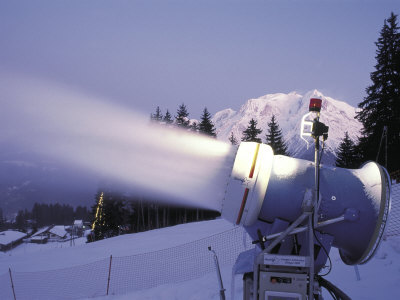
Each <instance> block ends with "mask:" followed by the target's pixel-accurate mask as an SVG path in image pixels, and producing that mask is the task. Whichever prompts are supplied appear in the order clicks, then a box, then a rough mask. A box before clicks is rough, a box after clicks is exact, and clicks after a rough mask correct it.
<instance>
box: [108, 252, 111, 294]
mask: <svg viewBox="0 0 400 300" xmlns="http://www.w3.org/2000/svg"><path fill="white" fill-rule="evenodd" d="M111 263H112V255H110V266H109V267H108V279H107V295H108V289H109V288H110V277H111Z"/></svg>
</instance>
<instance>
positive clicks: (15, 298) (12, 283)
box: [8, 268, 17, 300]
mask: <svg viewBox="0 0 400 300" xmlns="http://www.w3.org/2000/svg"><path fill="white" fill-rule="evenodd" d="M8 272H9V273H10V280H11V288H12V291H13V295H14V300H17V297H16V296H15V289H14V282H13V278H12V275H11V269H10V268H8Z"/></svg>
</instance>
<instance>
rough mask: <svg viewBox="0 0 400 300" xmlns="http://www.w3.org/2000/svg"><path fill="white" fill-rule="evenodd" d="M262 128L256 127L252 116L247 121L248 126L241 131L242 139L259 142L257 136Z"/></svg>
mask: <svg viewBox="0 0 400 300" xmlns="http://www.w3.org/2000/svg"><path fill="white" fill-rule="evenodd" d="M261 132H262V130H261V129H259V128H257V121H256V120H254V119H253V118H252V119H251V120H250V121H249V126H248V127H247V128H246V129H245V130H244V131H243V136H242V141H245V142H257V143H261V139H260V138H259V137H258V135H259V134H261Z"/></svg>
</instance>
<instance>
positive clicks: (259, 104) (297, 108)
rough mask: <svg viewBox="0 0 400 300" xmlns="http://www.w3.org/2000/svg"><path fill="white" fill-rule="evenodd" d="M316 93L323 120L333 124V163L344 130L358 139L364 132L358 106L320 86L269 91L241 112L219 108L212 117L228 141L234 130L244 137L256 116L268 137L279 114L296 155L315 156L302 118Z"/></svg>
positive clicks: (221, 136)
mask: <svg viewBox="0 0 400 300" xmlns="http://www.w3.org/2000/svg"><path fill="white" fill-rule="evenodd" d="M314 97H318V98H321V99H322V101H323V102H322V111H321V121H322V122H324V123H325V124H326V125H327V126H329V139H328V141H327V143H326V151H327V152H328V154H327V155H326V157H325V159H326V158H328V159H329V157H330V160H331V161H329V163H333V162H334V156H335V152H336V149H337V148H338V146H339V143H340V142H341V139H342V138H343V134H344V132H345V131H348V132H349V135H350V137H351V138H352V139H353V140H355V139H356V138H357V137H358V136H359V134H360V130H361V124H360V123H359V122H358V121H357V120H356V119H355V118H354V117H355V112H356V110H355V108H354V107H352V106H351V105H349V104H347V103H345V102H343V101H339V100H335V99H333V98H331V97H328V96H325V95H324V94H322V92H320V91H318V90H317V89H313V90H310V91H308V92H307V93H305V95H301V94H299V93H297V92H296V91H293V92H290V93H288V94H284V93H274V94H266V95H264V96H261V97H259V98H253V99H249V100H247V101H246V102H245V103H244V104H243V105H242V106H241V107H240V109H239V110H238V112H236V111H234V110H232V109H225V110H222V111H219V112H217V113H216V114H215V115H214V117H213V118H212V121H213V122H214V124H215V127H216V131H217V136H218V139H220V140H223V141H228V139H229V137H230V135H231V133H233V135H234V136H235V137H236V139H237V140H241V137H242V132H243V130H245V129H246V128H247V126H248V124H249V121H250V119H252V118H253V119H255V120H256V121H257V122H258V125H257V126H258V127H259V128H260V129H262V130H263V132H262V133H261V135H260V138H261V139H262V140H263V141H265V134H266V133H267V130H268V122H269V121H270V120H271V117H272V115H275V117H276V119H277V122H278V124H279V126H280V128H281V129H282V133H283V135H284V138H285V140H286V141H287V144H288V146H289V152H290V153H291V154H292V156H294V157H298V158H311V159H312V157H313V153H311V154H310V153H308V152H309V151H308V150H307V146H306V143H304V141H302V140H301V139H300V135H299V132H300V123H301V118H302V117H303V115H305V114H306V113H307V112H308V103H309V100H310V98H314ZM329 153H330V155H329ZM325 163H326V162H325Z"/></svg>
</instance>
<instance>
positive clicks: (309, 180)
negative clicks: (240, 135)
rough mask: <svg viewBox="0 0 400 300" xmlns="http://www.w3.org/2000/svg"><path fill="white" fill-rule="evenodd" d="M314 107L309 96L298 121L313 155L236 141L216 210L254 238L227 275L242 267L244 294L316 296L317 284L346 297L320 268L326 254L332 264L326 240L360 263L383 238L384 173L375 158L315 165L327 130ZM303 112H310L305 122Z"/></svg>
mask: <svg viewBox="0 0 400 300" xmlns="http://www.w3.org/2000/svg"><path fill="white" fill-rule="evenodd" d="M318 100H319V101H318ZM318 106H319V107H318ZM320 107H321V100H320V99H311V102H310V113H308V114H307V115H306V116H305V118H303V121H302V136H303V135H304V136H308V137H311V138H313V139H314V142H315V161H314V162H311V161H307V160H302V159H296V158H291V157H287V156H283V155H274V153H273V150H272V148H271V147H270V146H268V145H265V144H258V143H254V142H243V143H241V144H240V146H239V148H238V151H237V154H236V158H235V161H234V165H233V169H232V173H231V177H230V179H229V183H228V186H227V190H226V193H225V198H224V200H223V203H222V211H221V214H222V217H223V218H224V219H226V220H228V221H230V222H232V223H234V224H236V225H239V226H243V227H244V228H245V230H246V231H247V233H248V234H249V235H250V237H251V238H252V240H253V243H254V244H257V247H256V249H255V250H253V249H252V250H249V251H246V252H243V253H241V254H240V255H239V257H238V259H237V262H236V264H235V266H234V274H243V280H244V294H243V295H244V299H246V300H247V299H260V300H264V299H265V300H273V299H285V300H293V299H302V300H305V299H314V298H315V299H322V293H321V287H324V288H326V289H327V290H328V291H329V293H330V294H331V295H332V294H333V295H334V296H335V299H350V298H349V297H348V296H347V295H346V294H345V293H344V292H342V291H341V290H340V289H338V288H337V287H335V286H334V285H332V284H331V283H330V282H328V281H327V280H326V279H323V278H322V276H323V275H325V274H319V273H320V272H321V271H322V269H325V268H326V266H325V265H326V264H327V261H328V259H329V262H330V263H329V265H330V267H329V270H328V271H327V272H324V273H328V272H329V271H330V268H331V267H332V262H331V261H330V258H329V251H330V249H331V247H336V248H338V249H339V253H340V256H341V259H342V260H343V262H344V263H346V264H348V265H358V264H364V263H366V262H368V260H370V259H371V257H373V255H374V253H375V252H376V250H377V248H378V246H379V244H380V241H381V239H382V237H383V234H384V230H385V225H386V223H387V220H388V215H389V210H390V190H391V185H390V183H391V181H390V177H389V175H388V172H387V171H386V169H385V168H383V167H382V166H380V165H379V164H377V163H375V162H367V163H365V164H364V165H363V166H361V168H360V169H344V168H339V167H332V166H324V165H320V155H321V153H322V152H321V151H323V149H322V150H320V148H319V144H320V141H319V138H320V137H323V139H324V141H325V140H326V138H327V132H328V127H327V126H325V125H324V124H323V123H321V122H320V121H319V111H320ZM310 116H315V118H314V119H313V120H312V121H306V120H305V119H306V118H309V117H310ZM307 126H308V127H309V132H307V130H306V127H307ZM249 261H250V262H253V264H249V263H246V262H249Z"/></svg>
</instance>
